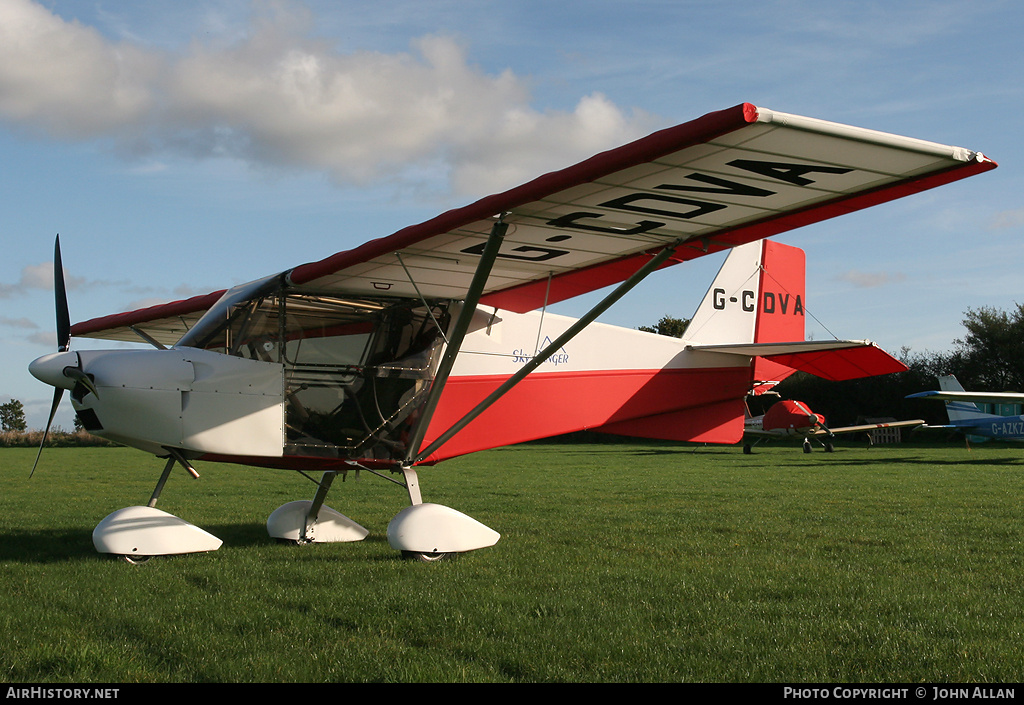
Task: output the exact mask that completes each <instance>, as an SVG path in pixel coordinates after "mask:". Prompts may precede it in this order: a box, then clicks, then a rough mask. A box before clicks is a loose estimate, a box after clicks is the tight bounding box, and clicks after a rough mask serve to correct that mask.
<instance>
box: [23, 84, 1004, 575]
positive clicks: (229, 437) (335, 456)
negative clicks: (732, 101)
mask: <svg viewBox="0 0 1024 705" xmlns="http://www.w3.org/2000/svg"><path fill="white" fill-rule="evenodd" d="M995 166H996V164H995V163H994V162H993V161H991V160H990V159H988V158H986V157H984V156H983V155H981V154H980V153H977V152H973V151H970V150H966V149H962V148H959V147H950V146H944V145H939V144H935V143H930V142H924V141H921V140H915V139H910V138H905V137H899V136H895V135H890V134H885V133H879V132H875V131H871V130H864V129H859V128H855V127H849V126H845V125H838V124H835V123H830V122H825V121H822V120H816V119H812V118H805V117H800V116H796V115H789V114H785V113H778V112H774V111H771V110H767V109H764V108H759V107H755V106H753V105H750V104H742V105H738V106H735V107H733V108H729V109H726V110H722V111H719V112H716V113H710V114H708V115H705V116H704V117H701V118H698V119H697V120H694V121H692V122H689V123H685V124H682V125H679V126H676V127H672V128H668V129H666V130H662V131H660V132H657V133H654V134H652V135H650V136H648V137H645V138H643V139H640V140H638V141H636V142H633V143H630V144H628V145H625V146H623V147H619V148H617V149H613V150H610V151H608V152H604V153H601V154H598V155H596V156H594V157H592V158H590V159H588V160H586V161H584V162H581V163H580V164H577V165H575V166H572V167H569V168H567V169H564V170H562V171H558V172H553V173H550V174H547V175H545V176H541V177H539V178H537V179H535V180H533V181H530V182H528V183H526V184H524V185H522V186H519V187H517V188H514V189H511V190H509V191H506V192H504V193H501V194H498V195H494V196H490V197H487V198H484V199H482V200H480V201H477V202H476V203H473V204H471V205H469V206H466V207H463V208H458V209H455V210H452V211H449V212H447V213H444V214H442V215H440V216H438V217H437V218H434V219H432V220H429V221H426V222H424V223H421V224H419V225H414V226H411V227H409V228H406V229H404V230H401V231H399V232H397V233H395V234H393V235H391V236H388V237H384V238H381V239H378V240H373V241H370V242H368V243H366V244H364V245H362V246H360V247H357V248H355V249H352V250H347V251H343V252H338V253H337V254H334V255H331V256H330V257H327V258H326V259H323V260H320V261H316V262H310V263H308V264H303V265H300V266H297V267H293V268H290V269H286V270H284V271H282V272H279V273H276V274H273V275H271V276H268V277H265V278H263V279H259V280H257V281H254V282H251V283H249V284H245V285H242V286H239V287H235V288H233V289H231V290H229V291H219V292H213V293H211V294H208V295H206V296H198V297H194V298H191V299H187V300H184V301H177V302H173V303H169V304H164V305H160V306H154V307H151V308H147V309H141V310H138V311H131V312H128V313H121V314H114V315H111V316H106V317H103V318H98V319H93V320H90V321H86V322H84V323H79V324H77V325H75V326H70V325H69V316H68V310H67V300H66V296H65V292H64V286H63V281H62V279H63V274H62V267H61V261H60V248H59V242H58V244H57V247H56V252H55V258H54V259H55V268H54V270H55V277H56V279H57V281H56V282H55V289H56V292H57V321H58V323H57V329H58V352H57V353H53V354H50V355H46V356H44V357H41V358H39V359H38V360H36V361H34V362H33V363H32V364H31V366H30V370H31V372H32V374H33V375H35V376H36V377H37V378H38V379H40V380H42V381H44V382H46V383H48V384H50V385H52V386H53V387H55V393H54V401H53V411H55V410H56V408H57V405H58V404H59V403H60V400H61V397H62V395H63V393H64V392H65V391H70V393H71V399H72V404H73V406H74V409H75V411H76V413H77V414H78V416H79V418H80V419H81V420H82V423H83V424H84V426H85V427H86V429H87V430H89V431H90V432H91V433H94V434H95V435H97V436H102V437H105V438H109V439H112V440H115V441H117V442H119V443H122V444H124V445H128V446H132V447H135V448H138V449H141V450H143V451H146V452H148V453H152V454H154V455H156V456H158V457H161V458H166V459H167V463H166V465H165V467H164V471H163V474H162V475H161V477H160V479H159V480H158V482H157V486H156V489H155V490H154V492H153V495H152V497H151V498H150V501H149V504H148V505H147V506H135V507H128V508H126V509H120V510H117V511H115V512H113V513H112V514H110V515H109V516H108V517H106V518H105V519H104V520H103V521H101V522H100V524H99V525H98V526H97V527H96V530H95V531H94V533H93V541H94V544H95V546H96V548H97V550H99V551H101V552H107V553H113V554H118V555H123V556H125V557H127V558H129V559H130V560H139V559H141V558H145V557H149V556H153V555H165V554H174V553H187V552H197V551H209V550H214V549H216V548H218V547H219V546H220V540H219V539H217V538H216V537H213V536H211V535H210V534H208V533H207V532H205V531H202V530H201V529H199V528H197V527H195V526H193V525H191V524H188V523H187V522H185V521H183V520H181V519H179V518H178V517H174V516H172V515H170V514H167V513H165V512H162V511H160V510H158V509H156V507H155V504H156V502H157V498H158V497H159V495H160V493H161V491H162V489H163V487H164V483H165V482H166V480H167V479H168V476H169V474H170V472H171V470H172V469H173V468H174V467H175V465H176V464H180V465H182V466H183V467H184V468H185V469H186V470H187V471H188V472H190V473H191V474H193V475H195V474H196V473H195V470H194V468H193V467H192V464H191V461H192V460H195V459H202V460H204V461H218V462H228V463H238V464H241V465H246V466H263V467H273V468H287V469H293V470H298V471H318V472H321V473H322V475H321V478H320V480H319V482H318V487H317V491H316V493H315V496H314V498H313V499H312V500H300V501H295V502H289V503H287V504H285V505H284V506H282V507H280V508H279V509H278V510H276V511H275V512H274V513H273V514H271V516H270V518H269V519H268V522H267V525H268V531H269V533H270V534H271V535H272V536H275V537H278V538H285V539H291V540H294V541H298V542H303V543H305V542H322V541H348V540H359V539H361V538H363V537H364V536H366V535H367V532H368V530H367V529H365V528H363V527H361V526H359V525H358V524H357V523H356V522H354V521H352V520H351V519H349V518H347V517H345V516H344V515H342V514H340V513H338V512H336V511H334V510H333V509H330V508H329V507H327V506H326V505H325V498H326V496H327V493H328V491H329V489H330V488H331V484H332V482H333V480H334V479H335V477H336V476H337V475H339V474H344V473H346V472H348V471H350V470H357V469H362V470H367V471H370V472H373V473H377V474H381V475H382V476H385V477H386V475H384V473H385V472H392V473H396V474H399V475H401V477H402V480H403V481H401V482H399V483H398V484H401V485H402V486H403V487H404V488H405V490H406V492H407V493H408V498H409V502H410V506H408V507H406V508H405V509H404V510H402V511H401V512H399V513H398V515H397V516H396V517H395V518H394V519H393V520H392V521H391V523H390V524H389V526H388V529H387V535H388V540H389V543H390V545H391V546H392V547H393V548H395V549H396V550H399V551H401V552H403V553H405V554H408V555H412V556H416V557H419V558H421V559H423V560H432V559H436V558H438V557H440V556H443V555H445V554H448V553H458V552H463V551H469V550H474V549H479V548H482V547H485V546H490V545H493V544H494V543H495V542H496V541H497V540H498V538H499V535H498V533H497V532H495V531H494V530H492V529H490V528H488V527H486V526H484V525H483V524H481V523H480V522H477V521H475V520H473V519H471V518H469V517H467V516H466V515H464V514H461V513H460V512H457V511H456V510H454V509H450V508H448V507H444V506H441V505H437V504H430V503H424V502H423V500H422V495H421V491H420V484H419V475H418V473H419V471H420V470H421V469H422V468H423V467H425V466H430V465H433V464H435V463H438V462H441V461H443V460H445V459H446V458H451V457H454V456H457V455H462V454H465V453H470V452H473V451H477V450H482V449H485V448H493V447H496V446H502V445H508V444H512V443H517V442H521V441H526V440H530V439H535V438H541V437H547V436H553V435H560V434H564V433H569V432H572V431H578V430H582V429H595V430H600V431H607V432H609V433H615V434H628V435H636V436H642V437H653V438H663V439H671V440H689V441H706V442H715V443H735V442H737V441H739V440H740V439H741V438H742V434H743V418H744V406H743V398H744V396H745V395H746V393H747V391H748V390H749V389H750V388H751V386H752V384H753V383H755V382H756V381H758V380H764V379H772V378H773V377H771V376H764V375H765V374H769V375H770V370H767V368H768V367H770V366H772V365H781V366H783V367H785V368H794V369H802V370H806V371H809V372H812V373H814V374H818V375H819V376H824V377H826V378H829V379H849V378H852V377H858V376H864V375H872V374H883V373H886V372H889V371H893V370H894V369H902V365H901V364H900V363H899V362H898V361H896V360H895V359H894V358H892V357H891V356H889V355H888V354H887V353H885V352H883V351H882V350H880V349H878V348H877V347H875V346H874V345H872V344H871V343H869V342H866V341H824V342H819V341H805V340H804V339H803V327H802V323H803V315H802V313H803V312H802V307H801V310H800V313H799V314H798V313H797V301H796V299H795V298H791V299H788V300H785V301H783V299H782V298H780V294H784V293H785V291H784V290H782V289H778V288H773V286H774V282H773V281H772V280H771V278H770V277H771V276H772V275H774V274H775V273H776V271H777V269H778V267H773V265H772V259H773V257H775V256H776V255H777V254H778V255H779V258H780V261H781V260H783V259H785V256H783V255H782V254H780V253H784V252H789V251H787V250H784V249H782V248H783V246H779V245H778V244H777V243H768V244H766V245H764V246H763V247H762V246H759V245H756V244H755V245H754V246H752V247H748V248H741V247H739V246H741V245H745V244H747V243H752V242H755V241H760V240H763V239H764V238H766V237H769V236H772V235H776V234H778V233H782V232H785V231H787V230H790V229H793V228H796V227H800V226H803V225H808V224H811V223H816V222H819V221H822V220H825V219H827V218H831V217H834V216H837V215H841V214H844V213H848V212H851V211H855V210H858V209H861V208H866V207H869V206H873V205H876V204H880V203H884V202H887V201H890V200H893V199H896V198H899V197H902V196H907V195H910V194H914V193H917V192H920V191H923V190H926V189H929V188H932V187H935V186H939V185H942V184H946V183H949V182H953V181H956V180H959V179H962V178H965V177H967V176H971V175H974V174H978V173H981V172H985V171H988V170H990V169H993V168H995ZM731 248H737V249H735V250H734V252H733V254H732V255H731V256H730V258H729V259H730V261H732V257H740V258H748V264H749V265H750V267H748V269H749V270H750V271H751V272H753V273H754V274H753V275H752V276H751V277H750V279H749V281H748V282H747V283H748V284H749V286H742V285H737V283H736V282H728V286H725V285H723V286H717V285H716V286H714V287H712V290H711V291H709V292H708V298H706V299H705V301H707V302H708V305H709V306H710V309H711V312H712V313H714V314H715V315H713V316H708V317H707V320H706V321H705V322H704V324H702V325H699V326H698V327H694V325H693V323H691V326H690V328H691V329H692V330H691V332H689V333H688V334H687V335H686V336H685V337H684V338H683V339H681V340H680V339H675V338H668V337H665V336H658V335H655V334H649V333H644V332H642V331H636V330H629V329H621V328H615V327H611V326H606V325H601V324H597V323H593V321H594V319H595V318H597V316H598V315H600V314H601V313H602V312H603V311H605V310H606V309H607V308H608V307H609V306H611V305H612V304H613V303H614V302H615V301H617V300H618V299H619V298H621V297H622V296H623V295H625V294H626V293H627V292H628V291H629V290H630V289H631V288H633V287H634V286H635V285H636V284H637V283H638V282H639V281H640V280H642V279H643V278H644V277H646V276H647V275H649V274H650V273H652V272H654V271H656V270H658V269H661V268H664V267H667V266H670V265H674V264H678V263H682V262H686V261H688V260H691V259H695V258H697V257H702V256H705V255H707V254H710V253H715V252H721V251H724V250H729V249H731ZM775 248H779V249H778V250H775ZM790 254H791V252H790ZM782 276H783V278H785V273H784V272H783V273H782ZM612 285H614V288H613V289H612V290H611V292H610V293H608V294H607V295H606V296H605V297H604V298H603V299H602V300H601V301H600V302H599V303H598V304H597V305H595V306H594V307H593V309H592V310H591V311H590V312H588V313H587V314H586V315H585V316H583V317H582V318H581V319H579V320H572V319H568V318H565V317H562V316H555V315H552V314H550V313H547V312H546V309H547V306H549V305H550V304H553V303H555V302H558V301H562V300H565V299H568V298H570V297H573V296H576V295H579V294H583V293H586V292H590V291H594V290H597V289H602V288H605V287H610V286H612ZM797 291H798V290H797V289H792V290H790V293H791V294H792V293H796V292H797ZM799 291H802V285H801V288H800V289H799ZM797 331H798V334H797ZM72 336H82V337H94V338H104V339H108V340H136V339H137V338H142V339H144V340H147V341H149V342H150V343H151V344H152V345H153V349H152V350H123V349H122V350H107V351H93V350H89V351H86V350H83V351H80V352H74V351H72V350H71V338H72ZM766 370H767V371H766ZM53 411H51V415H50V422H52V418H53ZM44 442H45V441H44ZM37 462H38V459H37ZM245 471H251V470H243V472H245Z"/></svg>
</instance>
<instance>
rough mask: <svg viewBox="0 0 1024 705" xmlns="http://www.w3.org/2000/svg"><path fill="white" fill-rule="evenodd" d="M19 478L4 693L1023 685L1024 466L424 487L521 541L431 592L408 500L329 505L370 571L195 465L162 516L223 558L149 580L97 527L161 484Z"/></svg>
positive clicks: (944, 453) (475, 472) (79, 472)
mask: <svg viewBox="0 0 1024 705" xmlns="http://www.w3.org/2000/svg"><path fill="white" fill-rule="evenodd" d="M34 454H35V451H34V450H32V449H19V448H9V449H2V450H0V483H2V485H0V487H2V492H0V588H2V598H0V599H2V601H3V603H2V609H0V637H2V639H3V642H2V644H3V645H2V650H0V654H2V655H0V667H2V669H3V670H2V676H0V679H2V680H4V681H6V682H16V683H24V682H64V683H67V682H76V683H89V682H102V683H110V682H115V683H131V682H314V681H377V682H395V681H401V682H409V681H459V682H553V681H573V682H613V681H614V682H623V681H645V682H651V681H670V682H680V681H685V682H695V681H696V682H803V683H809V682H862V683H863V682H875V683H914V682H957V683H964V682H985V683H1000V682H1003V683H1007V682H1010V683H1012V682H1020V681H1021V680H1024V646H1022V644H1024V563H1022V550H1024V546H1022V538H1024V518H1022V517H1024V510H1022V507H1021V492H1022V489H1024V449H1019V448H1012V447H1006V446H1002V447H999V446H994V445H985V446H978V447H975V448H974V449H973V450H971V451H968V450H967V449H966V448H965V447H964V446H962V445H955V444H951V445H949V446H947V447H917V446H912V445H911V446H896V447H875V448H871V449H866V448H862V447H854V446H849V447H840V448H838V449H837V450H836V452H835V453H833V454H825V453H820V452H819V453H813V454H811V455H804V454H803V453H801V452H800V450H799V448H798V447H785V446H774V447H767V448H759V449H758V451H757V452H756V453H755V454H754V455H743V454H742V453H741V452H740V450H739V449H738V448H733V447H700V448H697V449H696V450H695V449H694V448H693V447H689V446H673V445H668V444H665V445H658V444H637V445H530V446H519V447H514V448H504V449H498V450H494V451H489V452H486V453H479V454H476V455H472V456H469V457H465V458H461V459H457V460H454V461H450V462H448V463H445V464H442V465H440V466H438V467H436V468H433V469H427V470H424V471H423V472H422V473H421V481H422V487H423V493H424V500H425V501H429V502H439V503H442V504H447V505H449V506H452V507H455V508H456V509H459V510H460V511H463V512H465V513H467V514H469V515H470V516H473V517H475V518H477V519H479V520H480V521H482V522H484V523H485V524H487V525H488V526H491V527H492V528H494V529H496V530H498V531H499V532H501V534H502V539H501V541H500V542H499V543H498V544H497V545H496V546H494V547H493V548H489V549H485V550H482V551H478V552H474V553H471V554H466V555H464V556H461V557H459V558H458V559H457V560H454V561H450V562H439V563H434V564H423V563H415V562H410V561H404V560H401V559H400V558H399V557H398V555H397V554H396V553H395V552H394V551H393V550H392V549H391V548H390V547H389V546H388V545H387V541H386V539H385V537H384V531H385V528H386V526H387V523H388V521H389V520H390V518H391V517H392V516H393V515H394V514H395V513H397V512H398V511H399V510H400V509H401V508H402V507H404V506H405V504H406V497H405V493H404V491H403V490H401V489H400V488H398V487H395V486H394V485H392V484H391V483H387V482H385V481H383V480H381V479H379V478H376V477H373V476H371V475H365V474H364V476H363V477H362V478H361V479H360V480H359V481H354V479H353V478H352V477H351V476H350V477H349V478H348V481H347V482H345V483H344V484H342V483H341V482H338V483H335V485H334V489H333V490H332V492H331V495H330V497H329V504H330V505H331V506H332V507H334V508H335V509H338V510H339V511H341V512H343V513H345V514H347V515H349V516H351V517H352V518H353V519H355V520H357V521H359V522H360V523H362V524H363V525H364V526H366V527H368V528H370V529H371V535H370V537H369V538H368V539H367V540H366V541H363V542H361V543H356V544H335V545H313V546H301V547H300V546H287V545H279V544H275V543H273V542H272V541H271V540H270V539H269V538H268V537H267V535H266V530H265V526H264V522H265V520H266V517H267V516H268V515H269V514H270V512H271V511H273V510H274V509H275V508H276V507H277V506H279V505H280V504H283V503H284V502H286V501H290V500H293V499H309V498H311V497H312V493H313V489H314V488H313V485H312V484H310V483H309V482H308V481H307V480H305V479H303V478H302V477H300V476H298V475H297V474H295V473H288V472H284V471H272V470H261V469H252V468H241V467H237V466H229V465H213V464H203V463H199V464H197V466H196V467H197V469H198V470H199V472H200V474H201V475H202V477H201V478H200V479H199V480H193V479H191V478H189V477H188V476H186V475H185V474H184V473H183V472H181V471H180V469H179V470H176V472H175V474H174V475H172V479H171V481H170V482H169V483H168V486H167V488H166V489H165V491H164V493H163V496H162V497H161V500H160V504H159V507H160V508H161V509H164V510H165V511H168V512H171V513H173V514H176V515H178V516H181V517H182V518H184V519H186V520H188V521H191V522H193V523H195V524H197V525H199V526H201V527H203V528H205V529H207V530H208V531H211V532H212V533H214V534H216V535H217V536H219V537H220V538H222V539H223V540H224V546H223V547H222V548H221V549H220V550H219V551H216V552H214V553H210V554H203V555H188V556H177V557H169V558H159V559H153V560H151V561H149V562H148V563H146V564H144V565H141V566H131V565H128V564H126V563H124V562H122V561H119V560H117V559H114V558H112V557H110V556H105V555H100V554H97V553H96V552H95V551H94V549H93V547H92V542H91V532H92V528H93V527H94V526H95V524H96V523H97V522H98V521H99V520H100V519H102V518H103V517H104V516H106V514H108V513H109V512H111V511H113V510H114V509H117V508H120V507H123V506H128V505H132V504H145V503H146V501H147V500H148V498H149V495H150V493H151V491H152V489H153V486H154V485H155V483H156V479H157V477H158V475H159V472H160V470H161V469H162V465H163V463H162V461H159V460H157V459H155V458H152V457H149V456H146V455H144V454H142V453H141V452H138V451H133V450H129V449H124V448H79V449H74V448H56V449H52V450H48V452H46V453H44V455H43V461H42V464H41V466H40V468H39V470H38V471H37V472H36V475H35V477H34V478H33V479H31V480H29V477H28V474H29V468H30V467H31V465H32V460H33V459H34Z"/></svg>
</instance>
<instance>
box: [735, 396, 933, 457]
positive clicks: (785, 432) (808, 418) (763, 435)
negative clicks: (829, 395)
mask: <svg viewBox="0 0 1024 705" xmlns="http://www.w3.org/2000/svg"><path fill="white" fill-rule="evenodd" d="M923 424H924V420H923V419H914V420H912V421H893V422H890V423H873V424H862V425H860V426H843V427H841V428H829V427H828V426H827V425H826V423H825V416H824V415H823V414H817V413H815V412H813V411H811V407H809V406H808V405H807V404H806V403H804V402H802V401H795V400H792V399H782V400H780V401H777V402H775V403H774V404H772V405H771V407H769V409H768V411H766V412H765V413H764V414H763V415H761V416H750V417H748V418H747V419H746V421H745V422H744V427H743V436H744V443H743V452H744V453H751V452H753V447H754V445H756V444H757V443H759V442H760V441H762V440H765V439H771V438H803V439H804V445H803V447H804V452H805V453H810V452H811V441H812V440H814V441H817V442H818V443H820V444H821V445H822V447H823V448H824V449H825V451H826V452H828V453H831V452H832V451H833V450H834V449H835V446H834V445H833V441H834V440H835V437H836V436H839V435H843V434H850V433H862V432H869V431H873V430H875V429H878V428H907V427H916V426H921V425H923ZM751 439H752V440H751Z"/></svg>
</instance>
